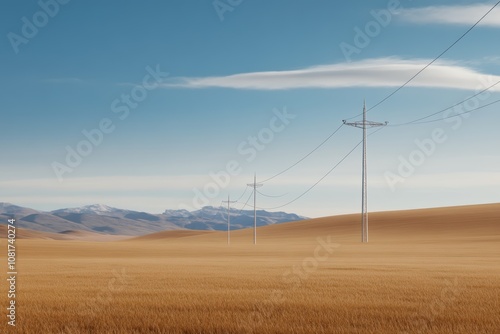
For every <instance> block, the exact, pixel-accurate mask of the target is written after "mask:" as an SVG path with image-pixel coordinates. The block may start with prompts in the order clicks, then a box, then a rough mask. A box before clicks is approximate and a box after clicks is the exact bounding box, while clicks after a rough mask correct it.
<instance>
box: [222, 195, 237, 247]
mask: <svg viewBox="0 0 500 334" xmlns="http://www.w3.org/2000/svg"><path fill="white" fill-rule="evenodd" d="M222 203H227V244H228V245H229V244H231V203H236V201H231V199H230V198H229V195H227V201H222Z"/></svg>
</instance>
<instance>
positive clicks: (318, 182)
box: [259, 128, 383, 210]
mask: <svg viewBox="0 0 500 334" xmlns="http://www.w3.org/2000/svg"><path fill="white" fill-rule="evenodd" d="M381 129H383V128H378V129H377V130H375V131H374V132H372V133H370V134H369V136H371V135H373V134H375V133H377V132H378V131H380V130H381ZM362 143H363V140H361V141H360V142H359V143H357V144H356V146H354V147H353V148H352V149H351V150H350V151H349V152H348V153H347V154H346V155H344V157H343V158H342V159H341V160H340V161H339V162H338V163H337V164H336V165H335V166H333V167H332V168H331V169H330V170H329V171H328V172H327V173H326V174H325V175H323V176H322V177H321V178H320V179H319V180H318V181H317V182H316V183H314V184H313V185H312V186H311V187H309V188H308V189H307V190H306V191H304V192H303V193H302V194H300V195H299V196H297V197H296V198H294V199H293V200H291V201H290V202H288V203H286V204H283V205H280V206H277V207H273V208H259V209H261V210H276V209H281V208H283V207H285V206H288V205H290V204H292V203H293V202H296V201H298V200H299V199H301V198H302V197H304V196H305V195H306V194H307V193H308V192H310V191H311V190H312V189H314V188H315V187H316V186H317V185H318V184H320V183H321V181H323V180H324V179H325V178H326V177H327V176H328V175H330V174H331V173H332V172H333V171H334V170H335V169H336V168H337V167H338V166H339V165H340V164H341V163H342V162H344V160H345V159H347V157H349V156H350V155H351V154H352V153H353V152H354V151H355V150H356V148H358V146H359V145H361V144H362Z"/></svg>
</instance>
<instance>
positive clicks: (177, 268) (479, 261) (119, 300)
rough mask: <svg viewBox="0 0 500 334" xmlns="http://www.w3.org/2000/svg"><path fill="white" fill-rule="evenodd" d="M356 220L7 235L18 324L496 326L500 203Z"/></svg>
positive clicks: (463, 329)
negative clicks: (115, 237) (365, 239)
mask: <svg viewBox="0 0 500 334" xmlns="http://www.w3.org/2000/svg"><path fill="white" fill-rule="evenodd" d="M358 221H359V216H358V215H355V216H352V215H351V216H342V217H332V218H324V219H318V220H312V221H308V222H299V223H291V224H284V225H277V226H269V227H265V228H261V229H260V230H259V244H258V245H257V246H254V245H252V244H251V240H252V239H251V236H252V233H251V231H248V230H246V231H237V232H234V233H233V235H232V241H233V244H232V245H231V246H230V247H228V246H227V245H225V234H224V233H201V234H199V235H192V236H186V235H184V234H182V233H180V234H179V237H178V238H175V237H172V234H167V235H166V236H165V238H158V236H156V237H151V238H145V239H142V240H134V241H119V242H104V243H102V242H101V243H97V242H82V241H78V242H75V241H54V240H35V239H31V240H26V239H24V240H19V241H18V248H19V251H18V262H19V273H20V274H19V279H18V290H19V295H18V303H19V307H18V327H17V332H18V333H263V334H264V333H406V332H407V333H436V334H437V333H440V334H442V333H444V334H445V333H467V334H471V333H500V316H499V311H498V310H499V309H500V262H499V258H500V205H486V206H473V207H461V208H445V209H434V210H422V211H402V212H389V213H377V214H372V215H371V225H370V227H371V229H370V231H371V234H370V243H369V244H360V243H359V242H358V240H359V223H358ZM328 236H330V238H331V241H332V242H333V243H336V244H338V245H339V246H338V247H335V246H333V248H332V254H328V253H326V252H325V251H323V250H320V252H319V253H317V252H316V256H321V257H322V258H321V259H320V258H318V257H316V259H317V260H316V262H314V261H313V259H314V257H315V251H316V249H317V247H318V245H319V243H318V239H317V238H318V237H321V238H322V240H323V241H324V240H327V239H328ZM0 247H1V249H5V240H2V243H1V245H0ZM304 266H305V267H304ZM304 268H305V269H304ZM2 289H5V288H4V285H2ZM5 296H6V293H5V291H2V292H1V298H0V301H1V303H2V305H6V298H5ZM4 312H5V311H4ZM4 318H5V317H4ZM3 322H4V323H2V324H1V325H0V328H5V327H4V325H5V323H6V321H5V320H4V321H3ZM2 332H4V331H3V330H2Z"/></svg>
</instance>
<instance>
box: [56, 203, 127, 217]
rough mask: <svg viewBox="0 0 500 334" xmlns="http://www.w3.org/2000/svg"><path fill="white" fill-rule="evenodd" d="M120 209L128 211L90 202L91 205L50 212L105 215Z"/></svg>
mask: <svg viewBox="0 0 500 334" xmlns="http://www.w3.org/2000/svg"><path fill="white" fill-rule="evenodd" d="M121 211H128V210H122V209H116V208H112V207H110V206H107V205H104V204H92V205H86V206H81V207H77V208H66V209H59V210H54V211H52V212H51V213H54V214H57V213H63V212H64V213H87V214H96V215H107V214H110V213H114V212H121Z"/></svg>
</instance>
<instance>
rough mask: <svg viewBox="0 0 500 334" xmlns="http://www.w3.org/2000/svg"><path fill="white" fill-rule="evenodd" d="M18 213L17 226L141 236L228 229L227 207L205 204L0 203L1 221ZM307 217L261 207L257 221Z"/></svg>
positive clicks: (235, 217)
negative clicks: (143, 207) (41, 206)
mask: <svg viewBox="0 0 500 334" xmlns="http://www.w3.org/2000/svg"><path fill="white" fill-rule="evenodd" d="M231 216H232V217H231V229H241V228H246V227H250V226H253V222H254V217H253V210H243V211H240V210H236V209H233V210H232V211H231ZM10 217H15V218H16V219H17V220H18V224H17V225H18V227H22V228H27V229H31V230H36V231H42V232H51V233H60V232H64V231H68V230H70V231H88V232H96V233H101V234H111V235H130V236H139V235H144V234H148V233H153V232H159V231H165V230H179V229H195V230H226V229H227V212H226V209H222V208H214V207H210V206H207V207H204V208H202V209H200V210H197V211H191V212H189V211H186V210H166V211H165V212H164V213H163V214H149V213H146V212H138V211H132V210H123V209H116V208H112V207H108V206H105V205H99V204H95V205H89V206H84V207H80V208H70V209H60V210H55V211H52V212H42V211H37V210H33V209H29V208H23V207H20V206H16V205H13V204H9V203H0V222H1V223H2V224H5V223H6V221H7V219H8V218H10ZM302 219H304V217H301V216H298V215H296V214H288V213H284V212H266V211H258V213H257V225H258V226H265V225H272V224H278V223H283V222H290V221H297V220H302Z"/></svg>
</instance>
